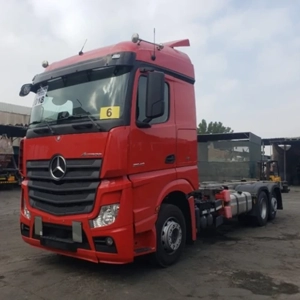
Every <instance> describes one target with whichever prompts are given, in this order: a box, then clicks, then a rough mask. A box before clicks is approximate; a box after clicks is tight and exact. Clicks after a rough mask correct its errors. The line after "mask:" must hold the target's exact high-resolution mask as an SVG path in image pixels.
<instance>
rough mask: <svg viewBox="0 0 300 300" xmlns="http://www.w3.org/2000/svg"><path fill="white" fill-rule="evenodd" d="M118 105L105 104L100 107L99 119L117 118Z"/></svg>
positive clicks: (118, 114)
mask: <svg viewBox="0 0 300 300" xmlns="http://www.w3.org/2000/svg"><path fill="white" fill-rule="evenodd" d="M119 118H120V106H107V107H101V109H100V120H105V119H119Z"/></svg>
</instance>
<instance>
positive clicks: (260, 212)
mask: <svg viewBox="0 0 300 300" xmlns="http://www.w3.org/2000/svg"><path fill="white" fill-rule="evenodd" d="M268 214H269V209H268V197H267V194H266V193H265V192H260V193H259V195H258V198H257V203H256V216H255V217H256V223H257V225H258V226H265V225H266V224H267V222H268Z"/></svg>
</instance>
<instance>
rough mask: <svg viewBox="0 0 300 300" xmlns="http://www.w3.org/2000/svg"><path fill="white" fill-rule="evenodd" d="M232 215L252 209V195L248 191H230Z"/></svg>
mask: <svg viewBox="0 0 300 300" xmlns="http://www.w3.org/2000/svg"><path fill="white" fill-rule="evenodd" d="M230 206H231V211H232V216H237V215H240V214H242V213H245V212H248V211H250V210H251V209H252V196H251V194H250V193H248V192H236V191H234V190H232V191H230Z"/></svg>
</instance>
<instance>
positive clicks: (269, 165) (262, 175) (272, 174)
mask: <svg viewBox="0 0 300 300" xmlns="http://www.w3.org/2000/svg"><path fill="white" fill-rule="evenodd" d="M258 170H259V179H260V180H268V181H272V182H278V183H279V185H280V188H281V192H282V193H288V192H289V191H290V189H289V185H288V182H287V181H282V180H281V176H280V172H279V165H278V161H277V160H266V161H259V162H258Z"/></svg>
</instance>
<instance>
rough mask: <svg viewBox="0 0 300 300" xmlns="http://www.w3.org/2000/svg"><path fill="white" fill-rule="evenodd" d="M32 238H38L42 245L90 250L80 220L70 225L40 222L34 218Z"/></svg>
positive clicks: (74, 249)
mask: <svg viewBox="0 0 300 300" xmlns="http://www.w3.org/2000/svg"><path fill="white" fill-rule="evenodd" d="M33 238H35V239H38V240H40V243H41V245H42V246H45V247H49V248H55V249H60V250H65V251H72V252H76V251H77V249H78V248H81V249H87V250H90V249H91V248H90V245H89V242H88V239H87V237H86V234H85V232H84V230H83V228H82V224H81V222H73V223H72V225H71V226H67V225H60V224H52V223H46V222H42V220H41V218H37V219H35V224H34V230H33Z"/></svg>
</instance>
